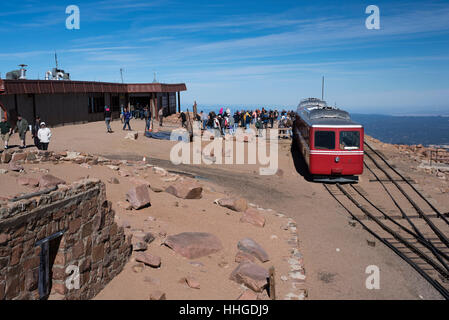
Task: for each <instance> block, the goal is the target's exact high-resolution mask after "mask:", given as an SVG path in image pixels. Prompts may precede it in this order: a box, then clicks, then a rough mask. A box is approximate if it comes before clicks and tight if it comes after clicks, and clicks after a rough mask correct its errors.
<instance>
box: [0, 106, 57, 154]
mask: <svg viewBox="0 0 449 320" xmlns="http://www.w3.org/2000/svg"><path fill="white" fill-rule="evenodd" d="M28 131H31V137H32V138H33V140H34V146H35V147H37V148H38V149H39V150H48V145H49V144H50V139H51V130H50V128H48V127H47V125H46V123H45V122H43V121H41V119H40V117H36V119H35V120H34V123H33V124H31V125H30V124H29V123H28V121H27V120H26V119H25V118H23V117H22V116H21V115H20V114H19V115H18V116H17V121H16V124H15V125H14V126H11V124H10V122H9V121H8V120H7V119H6V118H5V117H3V118H2V120H1V121H0V136H1V140H2V142H3V145H4V149H5V150H6V149H9V148H10V146H9V145H8V144H9V139H10V138H11V136H12V135H13V134H14V133H17V134H18V135H19V139H20V146H19V148H20V149H24V148H27V144H26V136H27V132H28Z"/></svg>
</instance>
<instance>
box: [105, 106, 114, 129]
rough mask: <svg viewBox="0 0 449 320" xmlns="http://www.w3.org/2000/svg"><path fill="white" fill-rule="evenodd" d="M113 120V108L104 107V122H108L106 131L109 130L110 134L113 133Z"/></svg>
mask: <svg viewBox="0 0 449 320" xmlns="http://www.w3.org/2000/svg"><path fill="white" fill-rule="evenodd" d="M111 118H112V111H111V108H109V107H108V106H105V107H104V121H105V122H106V129H107V130H108V133H112V129H111Z"/></svg>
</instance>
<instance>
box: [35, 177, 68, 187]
mask: <svg viewBox="0 0 449 320" xmlns="http://www.w3.org/2000/svg"><path fill="white" fill-rule="evenodd" d="M58 184H66V182H65V181H64V180H61V179H59V178H56V177H55V176H52V175H51V174H45V175H43V176H42V177H40V179H39V187H40V188H49V187H53V186H57V185H58Z"/></svg>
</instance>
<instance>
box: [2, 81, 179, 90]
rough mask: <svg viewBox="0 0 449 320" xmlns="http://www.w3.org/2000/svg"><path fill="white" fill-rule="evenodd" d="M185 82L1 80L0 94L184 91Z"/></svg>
mask: <svg viewBox="0 0 449 320" xmlns="http://www.w3.org/2000/svg"><path fill="white" fill-rule="evenodd" d="M186 90H187V87H186V85H185V83H178V84H165V83H111V82H94V81H67V80H1V79H0V94H30V93H31V94H32V93H35V94H53V93H91V92H92V93H93V92H95V93H103V92H104V93H151V92H179V91H186Z"/></svg>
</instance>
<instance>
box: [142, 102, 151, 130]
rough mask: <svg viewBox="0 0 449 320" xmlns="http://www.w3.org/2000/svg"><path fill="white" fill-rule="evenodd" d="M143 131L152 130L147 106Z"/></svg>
mask: <svg viewBox="0 0 449 320" xmlns="http://www.w3.org/2000/svg"><path fill="white" fill-rule="evenodd" d="M144 114H145V131H151V130H153V128H152V126H151V116H152V115H151V110H150V109H149V108H148V106H146V107H145V112H144Z"/></svg>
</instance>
